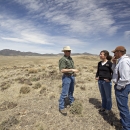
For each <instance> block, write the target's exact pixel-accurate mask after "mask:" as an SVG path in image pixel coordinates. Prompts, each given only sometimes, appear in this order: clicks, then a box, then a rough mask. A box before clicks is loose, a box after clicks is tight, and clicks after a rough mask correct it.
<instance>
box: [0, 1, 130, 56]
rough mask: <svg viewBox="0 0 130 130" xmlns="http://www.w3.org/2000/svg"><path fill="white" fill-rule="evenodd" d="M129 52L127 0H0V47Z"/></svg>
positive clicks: (32, 50)
mask: <svg viewBox="0 0 130 130" xmlns="http://www.w3.org/2000/svg"><path fill="white" fill-rule="evenodd" d="M121 45H122V46H125V48H126V49H127V53H128V54H130V0H0V50H2V49H11V50H17V51H22V52H28V51H30V52H36V53H41V54H46V53H54V54H58V53H61V50H62V49H63V47H64V46H70V47H71V49H72V53H84V52H87V53H92V54H99V53H100V51H102V50H108V51H109V52H110V54H112V53H111V51H112V50H114V49H115V48H116V47H117V46H121Z"/></svg>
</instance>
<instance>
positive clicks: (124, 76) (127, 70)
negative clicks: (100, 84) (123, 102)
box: [117, 61, 130, 88]
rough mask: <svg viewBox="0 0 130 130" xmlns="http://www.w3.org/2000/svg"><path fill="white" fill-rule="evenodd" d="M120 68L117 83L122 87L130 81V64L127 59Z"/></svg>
mask: <svg viewBox="0 0 130 130" xmlns="http://www.w3.org/2000/svg"><path fill="white" fill-rule="evenodd" d="M119 68H120V69H119V80H118V83H117V85H118V86H119V87H121V88H122V87H125V86H126V84H127V83H128V81H130V64H129V63H127V61H123V62H121V64H120V66H119Z"/></svg>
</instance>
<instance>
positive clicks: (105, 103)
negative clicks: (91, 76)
mask: <svg viewBox="0 0 130 130" xmlns="http://www.w3.org/2000/svg"><path fill="white" fill-rule="evenodd" d="M100 59H101V61H100V62H99V63H98V68H97V73H96V80H98V86H99V91H100V94H101V98H102V107H101V109H100V110H99V112H104V114H109V112H110V110H111V108H112V99H111V88H112V83H111V79H112V69H111V67H112V62H111V59H112V56H110V55H109V52H108V51H107V50H103V51H101V52H100Z"/></svg>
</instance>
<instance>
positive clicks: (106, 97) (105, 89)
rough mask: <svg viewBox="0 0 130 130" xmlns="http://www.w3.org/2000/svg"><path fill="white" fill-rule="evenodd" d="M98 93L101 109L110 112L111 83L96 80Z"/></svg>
mask: <svg viewBox="0 0 130 130" xmlns="http://www.w3.org/2000/svg"><path fill="white" fill-rule="evenodd" d="M98 86H99V91H100V93H101V98H102V107H103V108H104V109H106V110H111V108H112V99H111V88H112V83H111V82H106V81H105V80H98Z"/></svg>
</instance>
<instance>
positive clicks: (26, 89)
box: [20, 86, 30, 94]
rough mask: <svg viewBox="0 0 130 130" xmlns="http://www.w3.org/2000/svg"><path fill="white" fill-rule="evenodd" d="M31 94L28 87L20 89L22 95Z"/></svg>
mask: <svg viewBox="0 0 130 130" xmlns="http://www.w3.org/2000/svg"><path fill="white" fill-rule="evenodd" d="M29 92H30V88H29V87H28V86H23V87H21V89H20V93H23V94H27V93H29Z"/></svg>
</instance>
